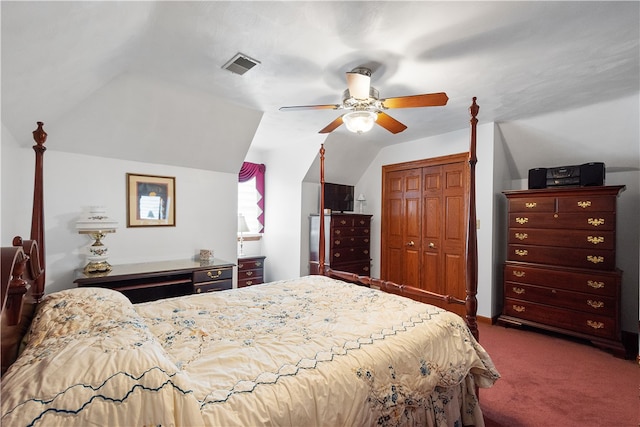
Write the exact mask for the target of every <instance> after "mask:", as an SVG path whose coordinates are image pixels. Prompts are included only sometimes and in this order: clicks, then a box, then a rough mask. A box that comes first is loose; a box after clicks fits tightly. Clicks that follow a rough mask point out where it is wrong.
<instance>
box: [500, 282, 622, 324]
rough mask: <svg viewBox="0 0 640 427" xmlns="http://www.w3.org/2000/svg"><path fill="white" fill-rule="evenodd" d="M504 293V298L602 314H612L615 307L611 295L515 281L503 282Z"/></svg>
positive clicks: (614, 301)
mask: <svg viewBox="0 0 640 427" xmlns="http://www.w3.org/2000/svg"><path fill="white" fill-rule="evenodd" d="M504 295H505V297H506V298H511V299H519V300H524V301H529V302H535V303H540V304H548V305H552V306H554V307H564V308H570V309H573V310H577V311H582V312H585V313H593V314H599V315H604V316H614V315H615V313H616V308H617V307H616V299H615V298H612V297H602V296H598V295H593V294H587V293H580V292H572V291H565V290H562V289H556V288H548V287H544V286H534V285H524V284H522V283H515V282H505V284H504Z"/></svg>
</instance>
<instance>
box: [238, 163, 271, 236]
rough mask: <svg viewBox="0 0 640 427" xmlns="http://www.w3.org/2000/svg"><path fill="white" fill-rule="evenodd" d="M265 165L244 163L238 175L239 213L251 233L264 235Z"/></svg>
mask: <svg viewBox="0 0 640 427" xmlns="http://www.w3.org/2000/svg"><path fill="white" fill-rule="evenodd" d="M265 169H266V168H265V165H263V164H256V163H249V162H244V163H243V164H242V169H240V173H239V174H238V213H239V214H242V215H244V217H245V219H246V221H247V225H248V226H249V230H250V232H251V233H264V201H265V197H264V173H265Z"/></svg>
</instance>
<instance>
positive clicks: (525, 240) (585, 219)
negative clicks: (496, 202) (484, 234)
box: [498, 186, 625, 357]
mask: <svg viewBox="0 0 640 427" xmlns="http://www.w3.org/2000/svg"><path fill="white" fill-rule="evenodd" d="M624 188H625V187H624V186H598V187H579V188H556V189H541V190H523V191H506V192H504V194H505V196H506V198H507V201H508V206H509V230H508V233H509V234H508V242H507V243H508V249H507V261H506V263H505V265H504V308H503V313H502V315H501V316H500V317H499V318H498V320H499V322H501V323H503V324H515V325H528V326H534V327H537V328H541V329H546V330H551V331H554V332H560V333H563V334H567V335H572V336H575V337H579V338H582V339H587V340H590V341H591V342H593V344H594V345H596V346H599V347H603V348H607V349H610V350H611V351H612V352H613V353H614V354H615V355H617V356H619V357H624V356H625V348H624V345H623V344H622V337H621V328H620V321H621V320H620V284H621V278H622V272H621V271H620V270H619V269H617V268H616V253H615V249H616V201H617V197H618V194H619V193H620V192H621V191H623V190H624Z"/></svg>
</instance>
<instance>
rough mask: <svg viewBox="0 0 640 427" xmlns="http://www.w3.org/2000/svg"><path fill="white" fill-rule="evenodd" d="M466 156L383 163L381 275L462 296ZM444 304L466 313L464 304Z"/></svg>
mask: <svg viewBox="0 0 640 427" xmlns="http://www.w3.org/2000/svg"><path fill="white" fill-rule="evenodd" d="M467 160H468V154H467V153H461V154H452V155H448V156H443V157H436V158H431V159H424V160H417V161H411V162H404V163H398V164H392V165H385V166H383V167H382V220H381V223H382V227H381V232H382V235H381V239H380V240H381V242H382V247H381V264H380V275H381V277H383V278H385V279H386V280H390V281H392V282H396V283H403V284H405V285H409V286H414V287H416V288H420V289H425V290H428V291H432V292H437V293H439V294H448V295H452V296H455V297H456V298H460V299H463V298H464V296H465V268H466V265H465V258H466V257H465V250H466V247H465V243H466V233H467V228H466V227H465V224H466V222H467V217H468V215H467V207H466V199H467V197H466V196H467V194H468V190H467V187H468V185H469V184H468V176H469V173H468V166H467ZM428 302H429V303H431V304H434V305H439V306H443V304H442V302H439V301H437V300H431V301H428ZM445 308H447V309H449V310H452V311H454V312H456V313H457V314H460V315H464V307H462V306H459V307H445Z"/></svg>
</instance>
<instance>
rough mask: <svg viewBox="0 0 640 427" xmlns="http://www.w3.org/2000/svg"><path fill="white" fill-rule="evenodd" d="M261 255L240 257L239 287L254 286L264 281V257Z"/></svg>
mask: <svg viewBox="0 0 640 427" xmlns="http://www.w3.org/2000/svg"><path fill="white" fill-rule="evenodd" d="M265 258H266V257H264V256H262V255H260V256H246V257H242V258H238V287H239V288H244V287H245V286H253V285H259V284H261V283H264V259H265Z"/></svg>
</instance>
